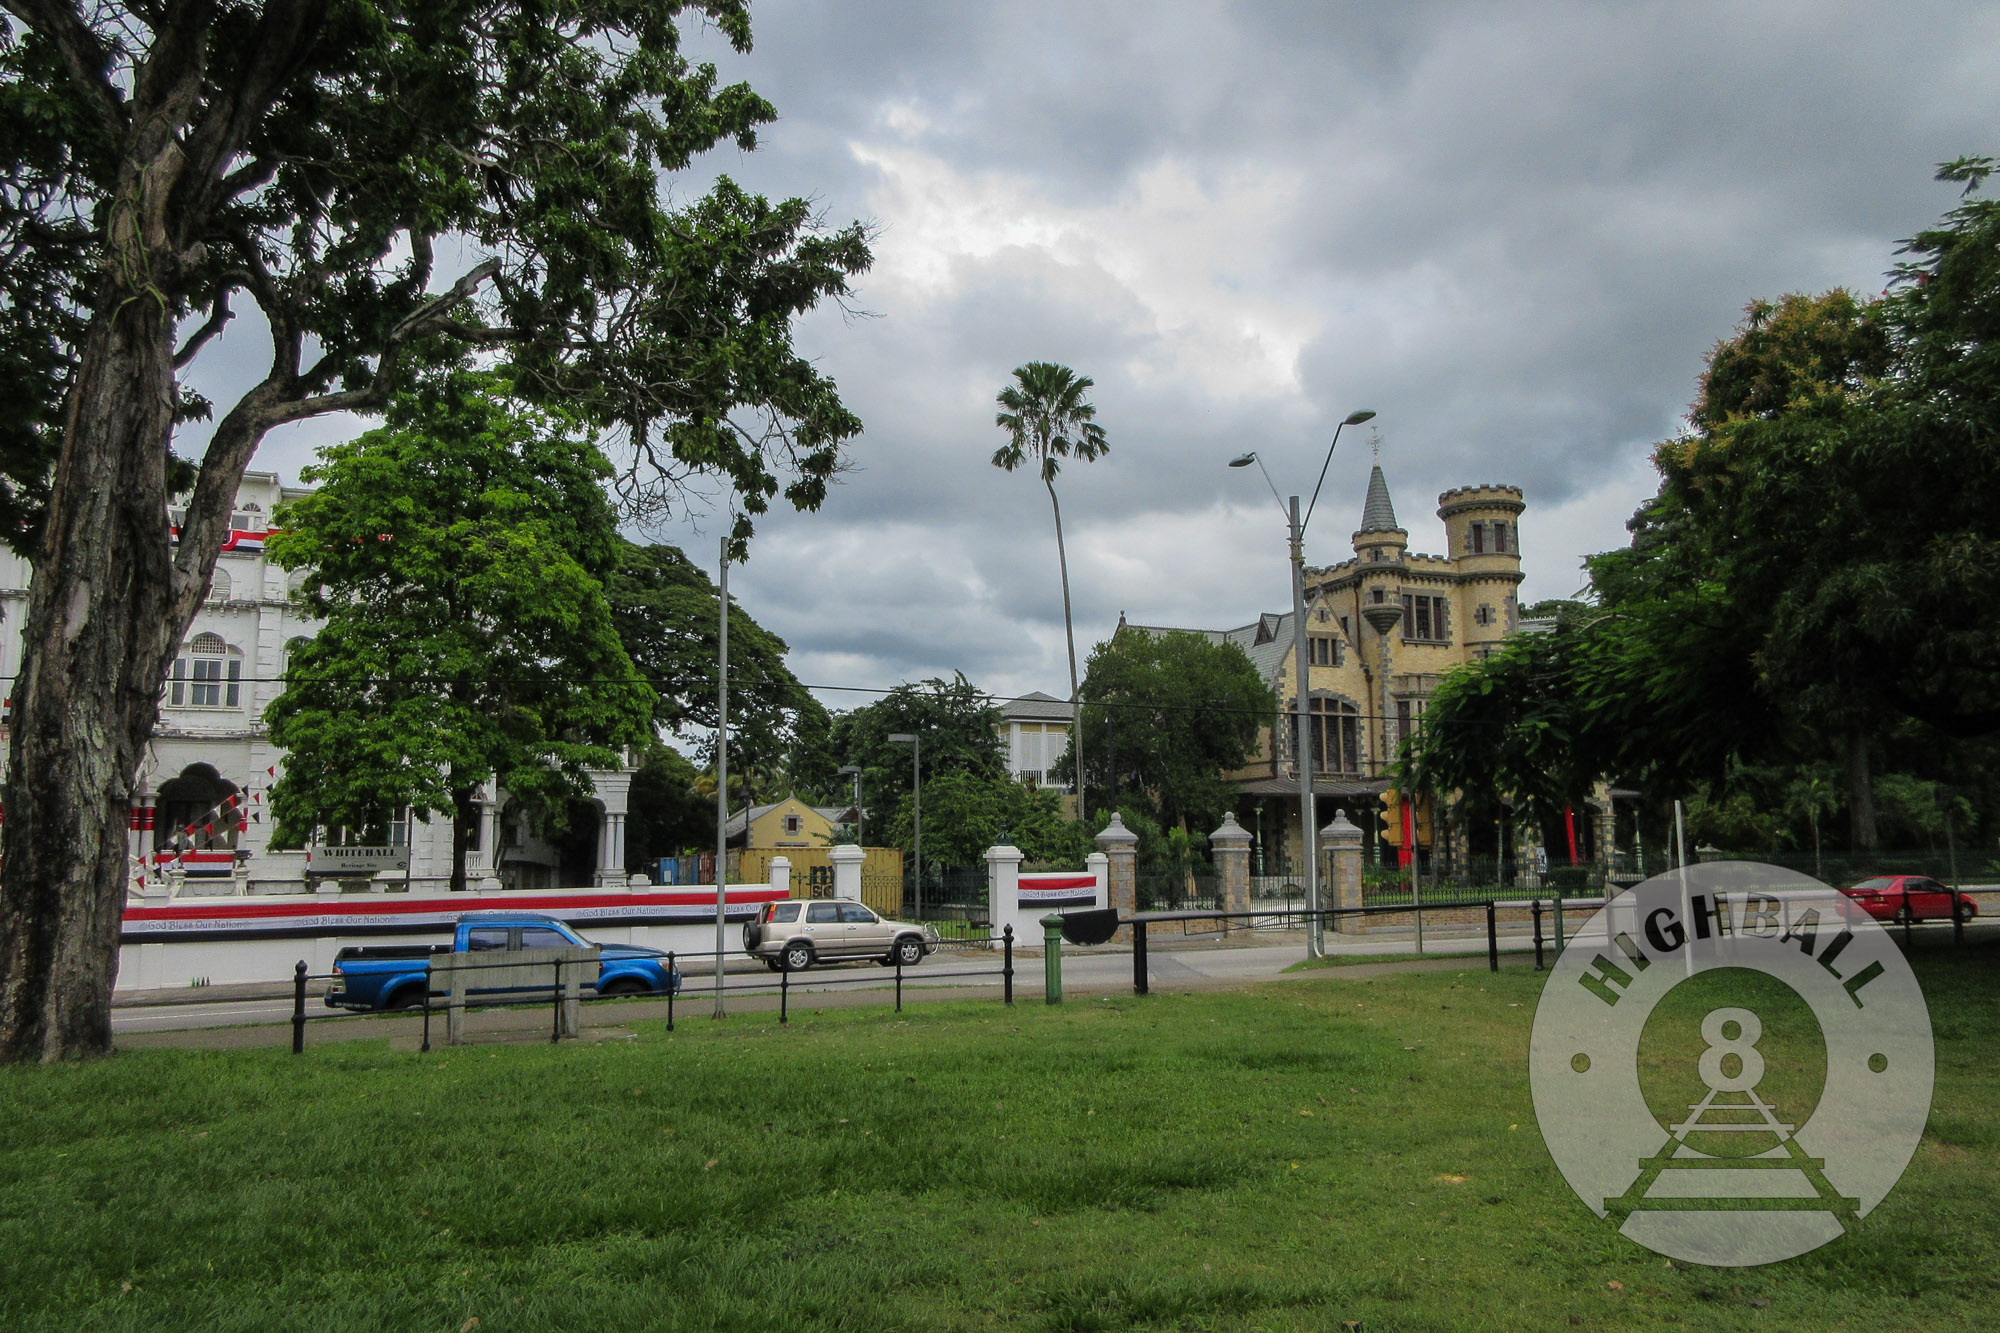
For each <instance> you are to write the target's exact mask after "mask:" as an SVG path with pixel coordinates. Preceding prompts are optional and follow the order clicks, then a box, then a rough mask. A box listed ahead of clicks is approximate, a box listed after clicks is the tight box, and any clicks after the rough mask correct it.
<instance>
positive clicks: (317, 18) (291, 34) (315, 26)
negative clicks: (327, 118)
mask: <svg viewBox="0 0 2000 1333" xmlns="http://www.w3.org/2000/svg"><path fill="white" fill-rule="evenodd" d="M325 19H326V0H296V2H295V3H289V4H267V5H265V6H264V12H263V15H262V17H260V18H259V19H258V21H257V35H256V38H255V39H254V41H253V44H252V47H251V50H250V53H249V55H248V56H247V57H246V58H245V60H244V62H243V73H242V75H241V76H240V78H239V80H238V82H237V85H236V90H235V96H233V97H228V98H218V99H216V101H215V103H214V104H213V105H211V106H210V107H209V111H208V114H207V115H206V116H204V117H203V118H202V120H201V123H200V124H199V125H198V126H196V127H195V128H194V131H193V132H192V133H191V134H190V135H189V136H188V140H187V148H186V152H187V162H188V170H189V172H190V173H191V176H192V179H193V180H194V181H195V182H196V186H195V191H194V197H193V198H192V199H191V200H190V204H191V207H189V209H188V210H187V212H186V214H185V215H184V216H185V218H186V219H187V220H188V221H189V222H190V223H191V224H192V225H193V226H195V227H197V228H198V227H199V226H200V225H202V224H203V223H205V222H206V221H207V218H208V215H209V214H210V213H211V212H212V211H213V210H214V208H215V206H216V205H217V204H218V203H220V202H221V201H222V199H223V198H224V197H226V196H225V191H226V190H228V189H229V186H230V182H232V181H235V180H236V179H237V177H236V176H231V177H224V176H223V175H222V167H223V165H224V164H225V163H227V162H229V161H230V160H231V159H233V158H234V157H235V156H236V154H237V153H238V152H239V151H240V150H241V149H242V147H243V145H244V143H245V142H246V141H248V139H249V137H250V132H251V130H252V129H253V128H254V127H255V126H256V125H257V124H258V123H259V122H260V121H261V120H263V118H264V114H265V113H266V112H267V111H269V110H270V108H271V104H272V103H273V102H275V101H277V100H278V97H279V95H280V94H281V93H282V92H283V91H284V89H285V85H286V84H287V83H289V82H290V81H291V78H292V75H294V74H296V73H297V72H298V69H299V66H300V64H301V63H303V62H304V60H305V57H306V53H307V52H308V51H310V50H311V49H312V44H313V42H314V41H315V40H316V39H317V38H318V36H319V30H320V27H321V25H322V24H323V23H324V22H325ZM237 175H238V176H240V175H241V173H237ZM253 179H254V177H253ZM239 188H240V187H239ZM190 239H192V238H191V237H189V236H183V237H177V238H176V240H177V242H178V243H179V244H182V245H185V244H186V243H187V242H188V241H189V240H190Z"/></svg>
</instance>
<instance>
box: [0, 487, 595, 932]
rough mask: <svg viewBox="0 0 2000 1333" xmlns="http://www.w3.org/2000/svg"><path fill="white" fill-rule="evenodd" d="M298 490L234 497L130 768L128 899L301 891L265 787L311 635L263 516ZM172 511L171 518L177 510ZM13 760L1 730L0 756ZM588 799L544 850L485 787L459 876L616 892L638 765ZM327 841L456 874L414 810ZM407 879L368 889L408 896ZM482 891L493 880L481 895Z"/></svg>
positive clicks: (17, 643) (15, 611)
mask: <svg viewBox="0 0 2000 1333" xmlns="http://www.w3.org/2000/svg"><path fill="white" fill-rule="evenodd" d="M303 494H305V492H304V491H302V490H300V489H298V488H296V487H289V486H285V485H284V484H283V483H281V482H280V481H279V479H278V476H277V474H276V473H272V472H251V473H247V474H246V475H245V476H244V479H243V485H242V487H241V489H240V490H239V491H238V493H237V497H236V512H235V516H234V518H233V519H232V520H231V522H230V528H231V532H230V535H229V539H228V541H227V542H225V543H224V545H223V549H222V553H221V556H220V557H219V558H218V559H217V561H216V565H215V577H214V580H213V582H212V583H211V585H210V588H209V594H208V600H207V602H206V604H205V605H203V607H202V608H201V610H200V611H199V612H197V613H196V615H195V618H194V623H193V625H191V626H190V627H189V629H188V634H187V639H186V642H185V643H184V645H183V646H182V649H181V652H180V655H179V656H178V657H177V658H176V659H175V661H174V666H173V670H172V672H171V674H170V676H169V679H168V682H167V685H166V689H165V691H164V692H163V694H162V697H161V701H160V722H159V727H158V729H157V730H156V732H155V735H154V739H153V742H152V744H151V745H150V746H149V747H147V752H146V757H145V760H144V762H143V763H142V764H141V766H140V770H139V785H138V790H137V793H136V794H135V796H134V798H133V805H132V831H131V853H132V868H133V889H134V891H135V893H136V892H140V891H142V890H143V889H145V888H151V889H153V891H154V892H155V893H157V892H158V890H159V887H160V883H159V881H160V879H161V877H163V876H164V877H165V878H166V879H167V880H168V881H169V882H170V883H171V884H172V886H173V889H174V891H176V892H189V893H200V892H212V893H245V892H254V893H285V892H298V891H299V890H300V889H301V888H302V887H303V886H304V885H303V881H304V880H305V878H306V874H307V853H306V852H305V851H303V850H298V851H274V850H272V849H271V848H270V837H271V821H270V815H269V799H270V798H269V793H270V789H271V787H272V786H273V785H275V783H276V782H277V780H278V779H279V778H281V777H282V776H283V775H284V771H285V756H284V752H283V751H282V750H280V749H278V748H277V747H275V746H273V745H272V744H271V740H270V736H269V734H268V732H267V730H266V728H265V726H264V710H265V708H266V707H268V706H269V705H270V703H271V701H272V700H273V699H275V698H277V697H278V694H279V692H280V691H281V690H282V689H283V688H284V674H285V664H286V659H287V657H288V656H289V654H290V653H291V651H292V649H293V647H294V645H296V644H298V643H300V642H302V641H303V640H305V639H307V638H310V637H311V636H312V634H313V633H314V632H315V630H317V628H318V625H317V624H316V623H315V622H313V621H310V620H307V619H305V618H303V617H302V616H301V615H300V613H299V611H298V610H297V609H296V608H295V607H294V606H293V605H292V602H291V592H292V589H293V588H294V587H296V586H297V583H298V581H299V576H298V575H291V576H288V575H287V574H286V571H284V570H283V569H280V568H279V567H278V566H276V565H274V564H271V563H270V562H268V561H267V560H266V559H265V558H264V539H265V537H266V535H267V534H268V533H269V531H270V527H271V521H270V520H271V512H272V510H273V509H274V508H275V507H276V506H277V504H278V503H279V502H280V501H282V500H287V499H290V498H292V497H294V496H298V495H303ZM173 517H175V518H176V521H178V515H177V514H175V515H173ZM28 576H29V566H28V564H27V562H26V561H24V560H22V559H21V558H20V557H19V556H16V555H14V554H13V553H12V552H10V551H9V552H0V675H4V676H5V677H6V679H7V680H8V681H9V682H12V681H13V680H14V679H16V678H17V677H18V676H19V674H20V667H21V629H22V621H23V620H24V619H25V618H26V615H27V603H28V595H27V588H28ZM5 752H6V737H5V728H4V726H0V762H4V760H5ZM592 777H593V780H594V783H595V787H596V793H595V799H594V800H592V801H591V802H589V803H587V805H586V806H585V807H583V808H580V809H579V810H576V811H573V812H572V821H571V822H572V826H573V827H572V832H571V834H570V835H569V836H567V837H565V838H564V839H562V841H561V845H552V844H550V843H548V842H544V841H543V840H542V839H540V838H538V837H536V836H535V835H534V833H533V832H532V831H531V830H530V829H529V828H528V827H527V823H526V821H525V820H524V819H522V818H519V817H517V816H516V815H515V813H514V812H513V811H511V810H510V809H509V807H508V802H507V796H506V793H505V792H504V791H497V790H495V789H494V788H493V787H492V786H491V784H489V785H488V787H487V788H486V789H485V790H483V791H482V792H481V807H482V810H483V812H484V817H483V818H482V820H481V823H480V828H479V830H478V835H477V840H476V843H475V846H474V848H473V850H472V852H471V855H470V857H469V859H468V864H467V867H466V873H467V877H468V879H469V880H470V881H473V882H477V881H480V880H484V879H493V880H497V881H499V884H500V885H501V886H502V887H505V888H510V889H512V888H520V889H547V888H559V887H583V886H591V885H612V884H616V885H621V886H622V885H624V884H625V883H626V882H627V880H626V873H625V815H626V801H627V797H628V795H629V793H630V790H631V782H632V777H631V771H630V770H629V769H627V770H624V771H620V772H615V773H596V774H593V775H592ZM326 836H327V837H328V839H329V840H331V841H333V842H335V843H339V842H342V841H359V840H360V839H361V838H362V837H366V838H367V839H368V840H369V841H375V840H378V839H379V840H383V841H386V842H387V844H388V845H390V846H394V847H407V848H408V849H409V870H408V875H407V878H408V880H409V882H410V887H412V888H415V889H426V888H431V889H436V888H442V887H444V886H445V885H446V884H447V883H448V882H449V880H450V876H451V823H450V820H449V819H448V818H445V817H436V818H434V819H432V820H431V821H429V822H425V821H422V820H419V821H417V822H415V823H414V825H413V824H412V822H411V820H410V819H409V817H408V812H407V811H405V812H401V813H400V814H398V815H395V816H393V817H392V818H391V819H390V820H389V821H388V825H387V827H386V828H385V829H383V830H379V831H375V832H372V833H370V834H366V835H350V834H347V833H345V832H344V831H339V830H335V831H332V832H330V833H328V834H327V835H326ZM404 879H405V875H404V873H403V872H402V871H400V870H397V871H394V872H384V873H383V874H382V875H381V876H379V877H378V880H377V882H376V884H375V886H374V887H377V888H382V887H396V888H400V887H402V884H403V881H404ZM489 887H490V886H489Z"/></svg>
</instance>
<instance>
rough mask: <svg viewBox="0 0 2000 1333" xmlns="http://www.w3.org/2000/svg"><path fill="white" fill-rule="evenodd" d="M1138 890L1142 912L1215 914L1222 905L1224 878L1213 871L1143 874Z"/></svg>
mask: <svg viewBox="0 0 2000 1333" xmlns="http://www.w3.org/2000/svg"><path fill="white" fill-rule="evenodd" d="M1135 887H1136V889H1137V892H1138V899H1139V910H1140V911H1142V912H1192V911H1204V910H1206V911H1215V910H1216V909H1218V908H1220V907H1221V906H1222V879H1221V877H1220V876H1219V875H1217V874H1216V873H1215V872H1214V871H1213V870H1197V871H1192V872H1188V871H1171V872H1168V873H1165V874H1152V875H1140V876H1139V877H1138V883H1137V884H1136V885H1135Z"/></svg>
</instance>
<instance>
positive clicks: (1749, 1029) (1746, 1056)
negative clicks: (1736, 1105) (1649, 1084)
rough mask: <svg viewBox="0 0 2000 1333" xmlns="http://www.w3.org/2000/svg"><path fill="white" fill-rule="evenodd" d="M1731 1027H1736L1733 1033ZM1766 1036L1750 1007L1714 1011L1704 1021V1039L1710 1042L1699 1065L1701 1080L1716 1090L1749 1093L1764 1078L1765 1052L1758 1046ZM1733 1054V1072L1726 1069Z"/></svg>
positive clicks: (1762, 1026)
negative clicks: (1759, 1040)
mask: <svg viewBox="0 0 2000 1333" xmlns="http://www.w3.org/2000/svg"><path fill="white" fill-rule="evenodd" d="M1731 1027H1734V1028H1735V1029H1736V1031H1735V1032H1734V1033H1731V1032H1730V1031H1729V1029H1730V1028H1731ZM1763 1035H1764V1025H1763V1024H1762V1023H1761V1022H1759V1021H1758V1019H1757V1015H1755V1014H1753V1013H1751V1012H1750V1011H1749V1010H1748V1009H1716V1010H1713V1011H1711V1012H1710V1013H1709V1015H1708V1017H1707V1018H1704V1019H1702V1020H1701V1036H1702V1040H1703V1041H1706V1042H1707V1043H1708V1049H1707V1050H1705V1051H1703V1052H1702V1053H1701V1061H1700V1063H1699V1064H1697V1065H1696V1069H1698V1070H1699V1071H1700V1073H1701V1081H1702V1082H1703V1083H1704V1084H1705V1085H1707V1086H1708V1087H1709V1088H1712V1089H1713V1090H1715V1091H1716V1092H1748V1091H1750V1090H1751V1089H1752V1088H1754V1087H1756V1086H1757V1085H1758V1084H1759V1083H1760V1082H1762V1081H1763V1079H1764V1053H1763V1052H1762V1051H1760V1050H1758V1049H1757V1041H1758V1039H1759V1038H1761V1037H1762V1036H1763ZM1732 1055H1733V1056H1735V1057H1736V1072H1735V1073H1734V1074H1730V1073H1727V1072H1725V1070H1724V1068H1723V1062H1724V1061H1725V1060H1726V1059H1727V1058H1728V1057H1730V1056H1732ZM1681 1068H1683V1069H1685V1068H1687V1066H1686V1065H1682V1066H1681Z"/></svg>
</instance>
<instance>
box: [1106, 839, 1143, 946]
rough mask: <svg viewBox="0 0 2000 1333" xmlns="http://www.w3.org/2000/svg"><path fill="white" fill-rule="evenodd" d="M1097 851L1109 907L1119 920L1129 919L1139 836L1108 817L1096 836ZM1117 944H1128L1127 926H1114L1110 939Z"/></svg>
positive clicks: (1134, 907) (1134, 905)
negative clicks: (1106, 875)
mask: <svg viewBox="0 0 2000 1333" xmlns="http://www.w3.org/2000/svg"><path fill="white" fill-rule="evenodd" d="M1097 847H1098V850H1099V851H1101V852H1103V853H1104V856H1105V859H1106V861H1107V862H1108V863H1109V868H1110V889H1111V902H1110V906H1111V907H1112V908H1113V909H1114V910H1116V911H1117V913H1118V915H1119V916H1121V917H1129V916H1131V915H1132V913H1134V912H1136V911H1138V910H1139V835H1138V834H1136V833H1134V832H1133V831H1132V830H1131V829H1128V828H1126V827H1125V817H1124V816H1123V815H1119V814H1115V813H1114V814H1113V815H1112V816H1111V822H1110V823H1109V824H1107V825H1105V826H1104V831H1103V832H1102V833H1100V834H1098V835H1097ZM1112 938H1113V939H1115V940H1118V941H1120V942H1121V943H1127V942H1130V940H1131V938H1132V931H1131V929H1130V927H1127V926H1120V927H1118V933H1117V934H1116V935H1114V936H1112Z"/></svg>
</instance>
